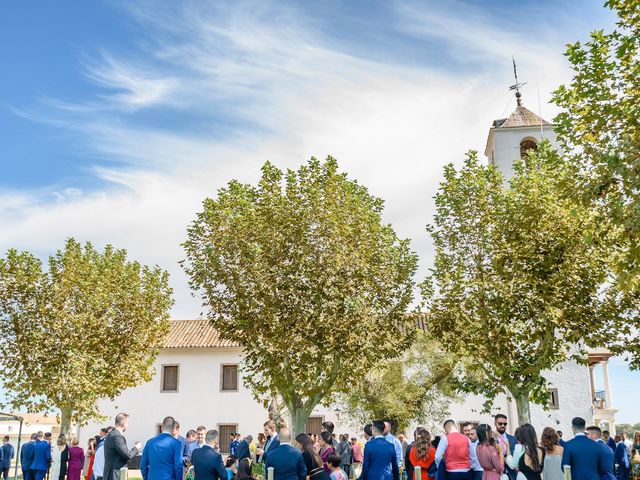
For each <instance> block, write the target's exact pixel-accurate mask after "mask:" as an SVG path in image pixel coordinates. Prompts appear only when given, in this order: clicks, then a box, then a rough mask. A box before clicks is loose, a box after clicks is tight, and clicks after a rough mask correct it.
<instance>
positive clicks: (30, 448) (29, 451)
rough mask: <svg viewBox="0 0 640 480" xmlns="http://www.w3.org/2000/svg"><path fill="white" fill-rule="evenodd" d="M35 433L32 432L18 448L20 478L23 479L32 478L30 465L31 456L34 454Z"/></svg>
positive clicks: (31, 479) (31, 462)
mask: <svg viewBox="0 0 640 480" xmlns="http://www.w3.org/2000/svg"><path fill="white" fill-rule="evenodd" d="M36 439H37V434H35V433H32V434H31V439H29V441H28V442H27V443H25V444H24V445H23V446H22V448H21V449H20V465H21V466H22V478H23V480H34V478H35V477H34V475H33V470H31V465H32V464H33V456H34V454H35V447H36Z"/></svg>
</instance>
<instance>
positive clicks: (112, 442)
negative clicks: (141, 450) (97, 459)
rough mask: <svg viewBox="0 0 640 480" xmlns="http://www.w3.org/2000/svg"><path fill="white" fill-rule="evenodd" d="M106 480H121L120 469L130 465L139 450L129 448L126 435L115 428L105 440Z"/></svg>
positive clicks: (104, 476)
mask: <svg viewBox="0 0 640 480" xmlns="http://www.w3.org/2000/svg"><path fill="white" fill-rule="evenodd" d="M102 448H104V473H103V479H104V480H120V469H121V468H122V467H124V466H126V465H127V464H128V463H129V460H130V459H131V458H133V457H135V456H136V455H137V454H138V449H137V448H135V447H133V448H132V449H131V450H129V449H128V448H127V440H126V439H125V438H124V435H122V433H121V432H120V430H118V429H117V428H114V429H113V430H111V432H110V433H109V435H107V438H105V439H104V446H103V447H102Z"/></svg>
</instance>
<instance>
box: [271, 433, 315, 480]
mask: <svg viewBox="0 0 640 480" xmlns="http://www.w3.org/2000/svg"><path fill="white" fill-rule="evenodd" d="M278 439H279V440H280V442H279V445H278V447H277V448H275V449H272V450H270V452H269V456H268V457H267V461H266V467H267V471H268V470H269V468H270V467H273V474H274V475H273V476H274V478H276V479H277V480H305V479H306V478H307V467H306V466H305V464H304V459H303V458H302V453H301V452H300V450H298V449H297V448H294V447H292V446H291V432H290V431H289V429H288V428H281V429H280V431H279V432H278Z"/></svg>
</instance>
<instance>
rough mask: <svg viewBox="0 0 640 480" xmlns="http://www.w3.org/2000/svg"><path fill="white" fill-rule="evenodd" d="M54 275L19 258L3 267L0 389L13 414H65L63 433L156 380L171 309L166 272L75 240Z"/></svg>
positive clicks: (56, 259) (57, 259) (58, 258)
mask: <svg viewBox="0 0 640 480" xmlns="http://www.w3.org/2000/svg"><path fill="white" fill-rule="evenodd" d="M48 266H49V268H48V270H47V271H43V268H42V267H43V265H42V262H41V261H40V260H39V259H38V258H36V257H35V256H34V255H32V254H31V253H29V252H18V251H17V250H14V249H12V250H9V251H8V253H7V255H6V257H5V258H0V348H1V350H2V353H3V355H2V356H0V364H1V366H2V368H1V369H0V380H2V383H3V384H4V386H5V388H6V389H7V392H6V394H7V403H8V404H9V405H11V406H12V407H13V408H22V407H26V408H27V409H28V410H29V411H51V410H52V409H59V410H60V416H61V420H60V423H61V431H62V432H63V433H66V432H68V431H69V426H70V423H71V421H74V422H77V423H83V422H86V421H87V420H88V419H90V418H95V417H99V416H100V412H99V410H98V406H97V401H98V400H99V399H101V398H110V399H113V398H114V397H116V396H117V395H118V394H120V392H122V391H123V390H124V389H126V388H129V387H132V386H135V385H138V384H139V383H141V382H144V381H149V380H150V379H151V377H152V371H151V366H152V363H153V359H154V356H155V353H156V350H157V347H158V346H160V344H161V342H162V340H163V338H164V336H165V334H166V332H167V329H168V316H169V309H170V307H171V305H172V303H173V302H172V300H171V289H170V288H169V286H168V274H167V273H166V272H165V271H163V270H161V269H159V268H158V267H155V268H149V267H146V266H142V265H140V264H139V263H137V262H129V261H127V258H126V252H125V251H124V250H116V249H114V248H113V247H111V246H107V247H106V248H105V250H104V252H103V253H100V252H98V251H96V250H95V249H94V248H93V246H92V245H91V244H90V243H86V244H85V245H84V246H82V245H80V244H79V243H78V242H76V241H75V240H74V239H69V240H67V242H66V245H65V248H64V250H61V251H60V250H59V251H58V252H57V253H56V254H55V255H53V256H51V257H49V265H48Z"/></svg>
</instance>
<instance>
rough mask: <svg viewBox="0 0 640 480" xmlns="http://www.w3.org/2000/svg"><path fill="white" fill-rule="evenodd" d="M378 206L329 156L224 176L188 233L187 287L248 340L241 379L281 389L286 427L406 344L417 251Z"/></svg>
mask: <svg viewBox="0 0 640 480" xmlns="http://www.w3.org/2000/svg"><path fill="white" fill-rule="evenodd" d="M382 209H383V202H382V200H380V199H378V198H376V197H374V196H372V195H370V194H369V192H368V191H367V189H366V188H365V187H363V186H361V185H359V184H358V183H357V182H355V181H352V180H349V179H348V178H347V176H346V175H345V174H341V173H339V172H338V164H337V162H336V161H335V160H334V159H333V158H331V157H329V158H327V160H326V161H325V162H324V163H321V162H319V161H318V160H316V159H311V161H310V162H309V163H307V164H306V165H304V166H302V167H300V169H298V170H297V171H291V170H289V171H287V173H286V174H283V173H282V172H281V171H280V170H278V169H277V168H275V167H274V166H273V165H271V164H270V163H266V164H265V165H264V167H263V168H262V178H261V180H260V182H259V183H258V185H257V186H252V185H244V184H240V183H238V182H237V181H231V182H230V183H229V185H228V186H227V187H226V188H222V189H220V190H219V191H218V195H217V198H216V199H206V200H205V201H204V211H203V212H201V213H199V214H198V216H197V219H196V220H195V221H194V222H193V224H192V225H191V226H190V227H189V229H188V240H187V241H186V243H185V244H184V247H185V250H186V257H187V258H186V261H185V263H184V267H185V270H186V272H187V273H188V274H189V276H190V277H191V286H192V288H194V289H198V290H200V291H201V292H202V299H203V302H204V305H205V306H207V307H208V308H209V312H208V315H209V318H210V319H211V321H212V324H213V325H214V326H215V328H217V329H218V330H219V332H220V335H221V336H222V337H224V338H228V339H232V340H234V341H236V342H239V343H240V345H242V347H243V348H244V353H245V357H244V367H245V371H246V372H247V375H245V377H244V379H245V383H246V384H248V385H249V386H250V387H251V388H252V389H253V392H254V394H255V396H256V398H264V397H267V398H270V396H271V394H273V393H276V394H278V396H279V397H280V398H281V399H282V401H283V403H284V405H285V406H286V408H287V410H288V412H289V414H290V416H291V421H292V425H291V426H292V429H293V430H294V432H304V431H305V423H306V421H307V419H308V417H309V414H310V413H311V411H312V410H313V408H314V407H315V406H316V405H317V404H318V403H319V402H321V401H323V400H324V401H327V400H328V399H330V398H331V396H332V394H333V393H335V392H339V391H344V390H345V389H347V388H348V387H349V386H350V385H351V384H352V383H353V382H354V381H356V380H358V379H360V378H361V377H362V376H363V375H364V374H365V373H366V372H367V371H368V370H369V369H370V368H371V367H372V366H373V365H376V364H377V363H378V362H380V361H383V360H384V359H387V358H392V357H395V356H397V355H399V354H400V353H401V351H402V350H403V349H404V348H405V347H406V346H408V345H409V344H410V340H411V338H410V337H411V334H410V333H411V331H412V328H413V319H412V318H411V317H409V316H407V315H406V309H407V306H408V305H409V303H410V302H411V299H412V288H413V285H414V284H413V280H412V277H413V274H414V272H415V269H416V263H417V258H416V255H415V254H414V253H412V252H411V250H410V248H409V241H408V240H399V239H398V237H397V236H396V234H395V232H394V231H393V229H392V228H391V226H389V225H386V224H384V223H383V222H382V219H381V214H382ZM405 331H406V332H408V333H407V334H404V333H403V332H405Z"/></svg>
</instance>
